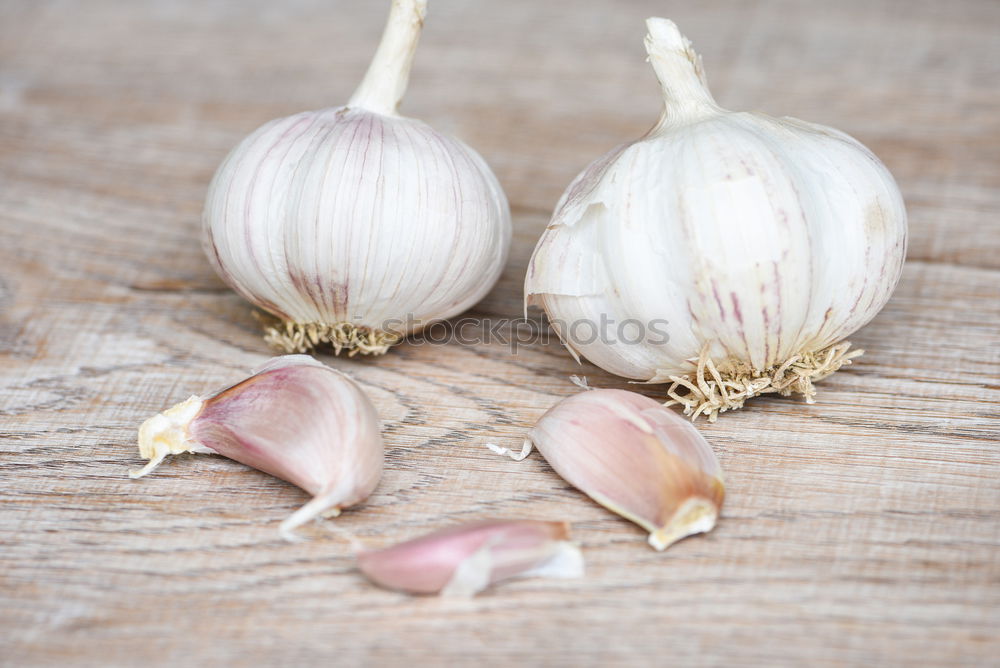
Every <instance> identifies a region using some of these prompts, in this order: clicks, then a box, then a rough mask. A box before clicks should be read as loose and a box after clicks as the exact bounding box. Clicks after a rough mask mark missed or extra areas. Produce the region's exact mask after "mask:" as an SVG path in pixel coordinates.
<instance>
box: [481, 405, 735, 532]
mask: <svg viewBox="0 0 1000 668" xmlns="http://www.w3.org/2000/svg"><path fill="white" fill-rule="evenodd" d="M532 446H534V447H536V448H538V451H539V452H541V453H542V456H543V457H545V461H547V462H548V463H549V465H550V466H551V467H552V468H553V469H554V470H555V472H556V473H558V474H559V475H560V476H561V477H562V478H563V479H564V480H566V481H567V482H568V483H570V484H571V485H573V486H574V487H576V488H577V489H579V490H580V491H581V492H583V493H584V494H586V495H587V496H589V497H590V498H592V499H593V500H594V501H596V502H597V503H599V504H601V505H602V506H604V507H605V508H607V509H608V510H611V511H612V512H614V513H617V514H618V515H621V516H622V517H624V518H626V519H628V520H631V521H632V522H635V523H636V524H638V525H639V526H641V527H642V528H643V529H645V530H646V531H648V532H649V544H650V545H652V546H653V547H654V548H656V549H657V550H663V549H665V548H666V547H668V546H669V545H671V544H672V543H674V542H676V541H678V540H680V539H681V538H684V537H686V536H690V535H693V534H696V533H703V532H707V531H710V530H711V529H712V528H713V527H714V526H715V522H716V519H717V518H718V516H719V510H720V509H721V508H722V502H723V500H724V499H725V484H724V483H723V480H722V467H721V466H720V465H719V460H718V459H717V458H716V456H715V453H714V452H713V451H712V448H711V446H710V445H709V444H708V443H707V442H706V441H705V439H704V437H702V435H701V434H700V433H699V432H698V430H697V429H696V428H695V427H694V425H692V424H691V423H690V422H688V421H687V420H685V419H684V418H682V417H680V416H679V415H677V414H676V413H674V412H673V411H671V410H670V409H668V408H665V407H664V406H663V405H661V404H660V403H658V402H656V401H654V400H653V399H650V398H648V397H644V396H642V395H641V394H636V393H635V392H626V391H624V390H588V391H584V392H580V393H579V394H576V395H573V396H571V397H568V398H566V399H563V400H562V401H560V402H559V403H558V404H556V405H555V406H553V407H552V408H550V409H549V410H548V411H547V412H546V413H545V414H544V415H542V417H541V418H540V419H539V420H538V422H537V423H536V424H535V426H534V427H533V428H532V429H531V431H530V432H528V436H527V439H526V441H525V444H524V448H523V449H522V450H521V452H520V453H519V454H514V453H511V452H510V451H509V450H507V449H505V448H498V447H496V446H492V445H491V446H490V448H491V449H492V450H493V451H495V452H498V453H500V454H507V455H510V456H511V457H512V458H513V459H516V460H520V459H523V458H524V457H526V456H527V455H528V454H529V453H530V452H531V448H532Z"/></svg>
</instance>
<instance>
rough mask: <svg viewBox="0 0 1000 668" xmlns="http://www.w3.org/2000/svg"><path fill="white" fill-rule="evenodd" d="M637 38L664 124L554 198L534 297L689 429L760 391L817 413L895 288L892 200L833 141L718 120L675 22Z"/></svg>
mask: <svg viewBox="0 0 1000 668" xmlns="http://www.w3.org/2000/svg"><path fill="white" fill-rule="evenodd" d="M647 27H648V31H649V34H648V36H647V37H646V50H647V52H648V54H649V61H650V63H651V64H652V66H653V69H654V70H655V72H656V76H657V78H658V79H659V81H660V85H661V87H662V91H663V100H664V108H663V113H662V116H661V118H660V120H659V122H658V123H657V124H656V125H655V126H654V127H653V129H651V130H650V131H649V132H648V133H647V134H646V135H645V136H644V137H641V138H640V139H638V140H636V141H633V142H630V143H628V144H625V145H622V146H619V147H617V148H615V149H614V150H612V151H610V152H609V153H608V154H606V155H605V156H603V157H601V158H599V159H598V160H596V161H595V162H594V163H592V164H591V165H590V166H589V167H587V169H585V170H584V171H583V172H582V173H581V174H580V175H579V176H578V177H577V178H576V180H575V181H574V182H573V183H572V184H571V185H570V187H569V188H568V189H567V190H566V192H565V193H564V194H563V197H562V199H561V200H560V202H559V204H558V206H557V207H556V210H555V212H554V214H553V217H552V220H551V222H550V223H549V226H548V228H547V229H546V231H545V233H544V234H543V236H542V238H541V239H540V241H539V242H538V245H537V247H536V248H535V252H534V255H533V256H532V259H531V263H530V265H529V269H528V273H527V277H526V281H525V297H526V301H527V302H528V303H529V304H537V305H538V306H541V307H542V308H543V309H544V310H545V312H546V313H547V314H548V316H549V319H550V321H551V322H552V323H553V324H554V326H555V328H556V331H557V332H558V333H559V335H560V337H561V338H562V340H563V342H564V343H565V344H566V346H567V347H568V348H569V349H570V351H571V352H572V353H573V354H574V356H581V357H584V358H586V359H587V360H589V361H591V362H593V363H594V364H596V365H597V366H599V367H601V368H603V369H605V370H607V371H609V372H611V373H614V374H617V375H619V376H624V377H626V378H631V379H635V380H640V381H645V382H650V383H670V389H669V390H668V395H669V396H670V397H671V399H672V402H676V403H680V404H682V405H683V406H684V409H685V413H687V414H689V415H692V416H693V417H697V416H698V415H702V414H704V415H707V416H708V417H709V418H710V419H714V418H715V417H716V416H717V415H718V413H720V412H723V411H725V410H730V409H734V408H739V407H741V406H742V405H743V403H744V402H745V401H746V400H747V399H748V398H750V397H753V396H756V395H758V394H763V393H770V392H774V393H780V394H783V395H788V394H801V395H803V396H804V397H805V398H806V400H807V401H812V399H813V396H814V394H815V388H814V386H813V384H814V383H815V382H816V381H818V380H821V379H822V378H825V377H826V376H828V375H830V374H831V373H833V372H834V371H836V370H837V369H838V368H840V367H841V366H842V365H844V364H847V363H849V361H850V360H851V358H852V357H855V356H856V355H858V354H860V351H853V352H851V351H849V350H848V349H849V346H850V344H849V343H847V342H845V341H844V339H845V338H846V337H847V336H849V335H850V334H851V333H853V332H854V331H856V330H857V329H858V328H860V327H861V326H862V325H864V324H865V323H867V322H868V321H869V320H871V319H872V318H873V317H874V316H875V314H877V313H878V312H879V311H880V310H881V309H882V307H883V306H884V305H885V303H886V301H887V300H888V299H889V296H890V294H891V293H892V290H893V288H894V286H895V285H896V282H897V280H898V279H899V276H900V273H901V270H902V264H903V258H904V256H905V251H906V211H905V209H904V206H903V199H902V196H901V195H900V192H899V188H898V187H897V186H896V183H895V181H894V180H893V178H892V175H891V174H890V173H889V171H888V170H887V169H886V168H885V166H884V165H883V164H882V163H881V162H879V160H878V158H876V157H875V156H874V155H873V154H872V153H871V151H869V150H868V149H867V148H865V147H864V146H862V145H861V144H860V143H859V142H857V141H856V140H854V139H852V138H851V137H848V136H847V135H845V134H844V133H842V132H839V131H837V130H834V129H832V128H828V127H825V126H822V125H816V124H812V123H806V122H804V121H800V120H796V119H792V118H787V117H786V118H772V117H770V116H766V115H764V114H760V113H744V112H731V111H727V110H725V109H722V108H720V107H719V106H718V105H717V104H716V102H715V100H714V99H713V97H712V94H711V92H710V91H709V89H708V87H707V85H706V83H705V78H704V71H703V70H702V67H701V60H700V58H699V57H698V55H697V54H696V53H695V52H694V51H693V50H692V48H691V44H690V42H688V40H687V39H686V38H684V37H683V36H682V35H681V33H680V32H679V31H678V29H677V26H676V25H674V24H673V23H672V22H670V21H668V20H666V19H657V18H653V19H649V20H648V21H647ZM595 332H601V333H602V335H599V336H598V335H594V333H595Z"/></svg>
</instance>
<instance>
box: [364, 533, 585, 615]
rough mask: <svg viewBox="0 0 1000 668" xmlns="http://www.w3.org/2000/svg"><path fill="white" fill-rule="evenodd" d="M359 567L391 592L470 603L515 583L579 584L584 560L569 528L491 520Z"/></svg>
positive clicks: (370, 557)
mask: <svg viewBox="0 0 1000 668" xmlns="http://www.w3.org/2000/svg"><path fill="white" fill-rule="evenodd" d="M357 559H358V567H359V568H360V569H361V572H362V573H364V574H365V575H366V576H367V577H368V578H369V579H370V580H372V581H373V582H375V583H376V584H378V585H380V586H382V587H385V588H387V589H396V590H399V591H405V592H409V593H411V594H438V593H440V594H441V595H443V596H454V597H469V596H472V595H474V594H477V593H479V592H480V591H482V590H483V589H485V588H486V587H488V586H490V585H491V584H494V583H496V582H499V581H501V580H506V579H509V578H512V577H530V576H538V577H556V578H577V577H580V576H582V575H583V555H582V554H581V553H580V548H579V547H577V546H576V545H575V544H574V543H572V542H571V541H570V540H569V527H568V526H567V525H566V523H565V522H541V521H537V520H491V521H486V522H473V523H471V524H464V525H459V526H455V527H449V528H447V529H442V530H440V531H435V532H434V533H430V534H427V535H426V536H421V537H419V538H414V539H413V540H409V541H406V542H404V543H399V544H398V545H393V546H391V547H387V548H385V549H382V550H371V551H367V550H366V551H361V552H360V553H359V554H358V555H357Z"/></svg>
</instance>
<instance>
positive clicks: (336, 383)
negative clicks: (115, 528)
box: [130, 355, 384, 537]
mask: <svg viewBox="0 0 1000 668" xmlns="http://www.w3.org/2000/svg"><path fill="white" fill-rule="evenodd" d="M183 452H196V453H207V454H219V455H222V456H223V457H228V458H229V459H233V460H236V461H238V462H241V463H243V464H246V465H247V466H252V467H253V468H255V469H258V470H260V471H263V472H265V473H269V474H271V475H273V476H275V477H277V478H281V479H282V480H287V481H288V482H290V483H292V484H293V485H296V486H298V487H301V488H302V489H304V490H305V491H307V492H309V493H310V494H312V495H313V499H312V500H311V501H310V502H309V503H307V504H306V505H304V506H303V507H302V508H300V509H299V510H297V511H296V512H295V513H293V514H292V515H291V516H290V517H288V519H286V520H285V521H284V522H282V524H281V532H282V533H283V534H284V535H286V537H287V536H288V535H289V532H290V531H291V530H292V529H295V528H296V527H298V526H300V525H302V524H305V523H306V522H308V521H309V520H311V519H313V518H316V517H319V516H321V515H322V516H326V517H329V516H335V515H338V514H340V510H341V509H342V508H347V507H348V506H353V505H354V504H357V503H360V502H361V501H364V500H365V499H366V498H368V495H369V494H371V493H372V491H374V489H375V487H376V485H378V481H379V479H380V478H381V477H382V460H383V457H384V455H383V448H382V435H381V433H380V431H379V419H378V413H377V412H376V411H375V407H374V406H373V405H372V403H371V401H370V400H369V399H368V397H367V396H366V395H365V393H364V392H363V391H362V390H361V388H360V387H358V386H357V384H356V383H355V382H354V381H353V380H351V379H350V378H348V377H347V376H346V375H344V374H342V373H341V372H339V371H335V370H334V369H331V368H330V367H328V366H326V365H324V364H321V363H319V362H317V361H316V360H314V359H312V358H311V357H308V356H306V355H286V356H284V357H275V358H272V359H271V360H270V361H268V362H267V363H266V364H265V365H264V366H262V367H261V368H259V369H257V370H255V371H254V373H253V375H252V376H250V377H249V378H247V379H245V380H242V381H240V382H238V383H236V384H235V385H232V386H230V387H227V388H226V389H224V390H220V391H219V392H216V393H214V394H210V395H207V396H204V397H198V396H194V397H191V398H190V399H187V400H186V401H183V402H181V403H179V404H177V405H176V406H174V407H173V408H170V409H168V410H166V411H164V412H163V413H160V414H159V415H156V416H154V417H152V418H150V419H148V420H146V422H144V423H143V425H142V426H141V427H140V428H139V454H140V455H142V457H143V458H144V459H148V460H149V462H148V463H147V464H146V465H145V466H144V467H143V468H142V469H140V470H138V471H133V472H131V473H130V475H131V477H133V478H139V477H141V476H144V475H146V474H147V473H149V472H150V471H152V470H153V469H154V468H156V467H157V466H158V465H159V464H160V462H162V461H163V459H164V458H165V457H166V456H167V455H176V454H180V453H183Z"/></svg>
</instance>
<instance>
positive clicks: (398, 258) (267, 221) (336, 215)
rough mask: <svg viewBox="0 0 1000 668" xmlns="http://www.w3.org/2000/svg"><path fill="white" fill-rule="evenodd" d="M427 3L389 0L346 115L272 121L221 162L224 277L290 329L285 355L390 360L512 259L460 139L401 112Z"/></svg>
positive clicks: (506, 233) (219, 232)
mask: <svg viewBox="0 0 1000 668" xmlns="http://www.w3.org/2000/svg"><path fill="white" fill-rule="evenodd" d="M425 7H426V2H425V1H424V0H394V2H393V4H392V10H391V13H390V18H389V22H388V24H387V26H386V30H385V34H384V36H383V39H382V42H381V44H380V46H379V49H378V51H377V52H376V55H375V58H374V59H373V61H372V64H371V67H370V68H369V70H368V73H367V74H366V76H365V78H364V80H363V82H362V84H361V85H360V86H359V88H358V90H357V91H356V92H355V94H354V96H353V97H352V98H351V100H350V102H349V103H348V104H347V105H346V106H343V107H338V108H332V109H323V110H319V111H308V112H304V113H300V114H295V115H293V116H290V117H288V118H282V119H278V120H274V121H271V122H270V123H267V124H265V125H264V126H262V127H261V128H259V129H258V130H256V131H255V132H253V133H252V134H251V135H250V136H248V137H247V138H246V139H244V140H243V141H242V142H241V143H240V144H239V145H238V146H237V147H236V148H235V149H233V151H232V153H230V154H229V156H228V157H227V158H226V159H225V161H224V162H223V163H222V165H221V166H220V167H219V169H218V171H217V172H216V174H215V177H214V178H213V180H212V184H211V186H210V188H209V193H208V197H207V200H206V204H205V211H204V216H203V231H204V235H203V238H204V247H205V252H206V254H207V255H208V257H209V259H210V261H211V263H212V264H213V266H214V267H215V269H216V271H217V272H218V273H219V275H220V276H221V277H222V278H223V280H225V281H226V282H227V283H228V284H229V285H231V286H232V287H233V288H234V289H235V290H236V291H237V292H239V293H240V294H241V295H242V296H243V297H244V298H246V299H247V300H248V301H250V302H252V303H253V304H255V305H256V306H258V307H260V308H261V309H264V310H265V311H267V312H268V313H270V314H272V315H274V316H276V317H277V318H278V319H279V320H280V321H281V323H280V324H278V325H276V326H274V327H271V328H270V329H269V330H268V332H267V336H266V338H267V340H268V341H269V342H270V343H271V344H272V345H274V346H276V347H278V348H280V349H282V350H284V351H285V352H305V351H306V350H308V349H310V348H313V347H315V346H317V345H320V344H324V343H327V344H330V345H332V346H333V348H334V351H335V352H338V353H339V352H340V351H341V350H347V351H349V352H350V353H352V354H353V353H356V352H361V353H383V352H385V351H386V349H387V348H388V347H389V346H390V345H391V344H393V343H395V342H397V341H398V340H400V339H401V338H402V337H403V336H405V335H406V334H409V333H411V332H413V331H416V330H418V329H420V328H421V327H423V326H425V325H426V324H428V323H429V322H433V321H436V320H441V319H444V318H448V317H451V316H453V315H456V314H458V313H461V312H463V311H465V310H467V309H468V308H469V307H471V306H472V305H474V304H475V303H476V302H478V301H479V300H480V299H482V298H483V297H484V296H485V295H486V293H487V292H489V290H490V289H491V288H492V286H493V284H494V283H495V282H496V281H497V279H498V278H499V276H500V272H501V270H502V269H503V266H504V264H505V262H506V258H507V252H508V249H509V246H510V236H511V222H510V212H509V208H508V205H507V200H506V197H505V196H504V193H503V190H502V189H501V187H500V185H499V183H498V182H497V179H496V177H495V176H494V175H493V173H492V172H491V171H490V169H489V167H488V166H487V165H486V163H485V162H484V161H483V159H482V158H481V157H480V156H479V155H478V154H477V153H476V152H475V151H473V150H472V149H471V148H469V147H468V146H466V145H465V144H464V143H462V142H461V141H459V140H458V139H455V138H453V137H449V136H447V135H444V134H441V133H439V132H437V131H435V130H434V129H432V128H431V127H430V126H428V125H427V124H425V123H423V122H421V121H418V120H415V119H412V118H406V117H403V116H400V115H399V114H398V113H397V108H398V105H399V102H400V100H401V98H402V96H403V93H404V91H405V89H406V83H407V79H408V76H409V71H410V66H411V63H412V60H413V54H414V51H415V49H416V44H417V40H418V38H419V35H420V29H421V25H422V22H423V17H424V13H425Z"/></svg>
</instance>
